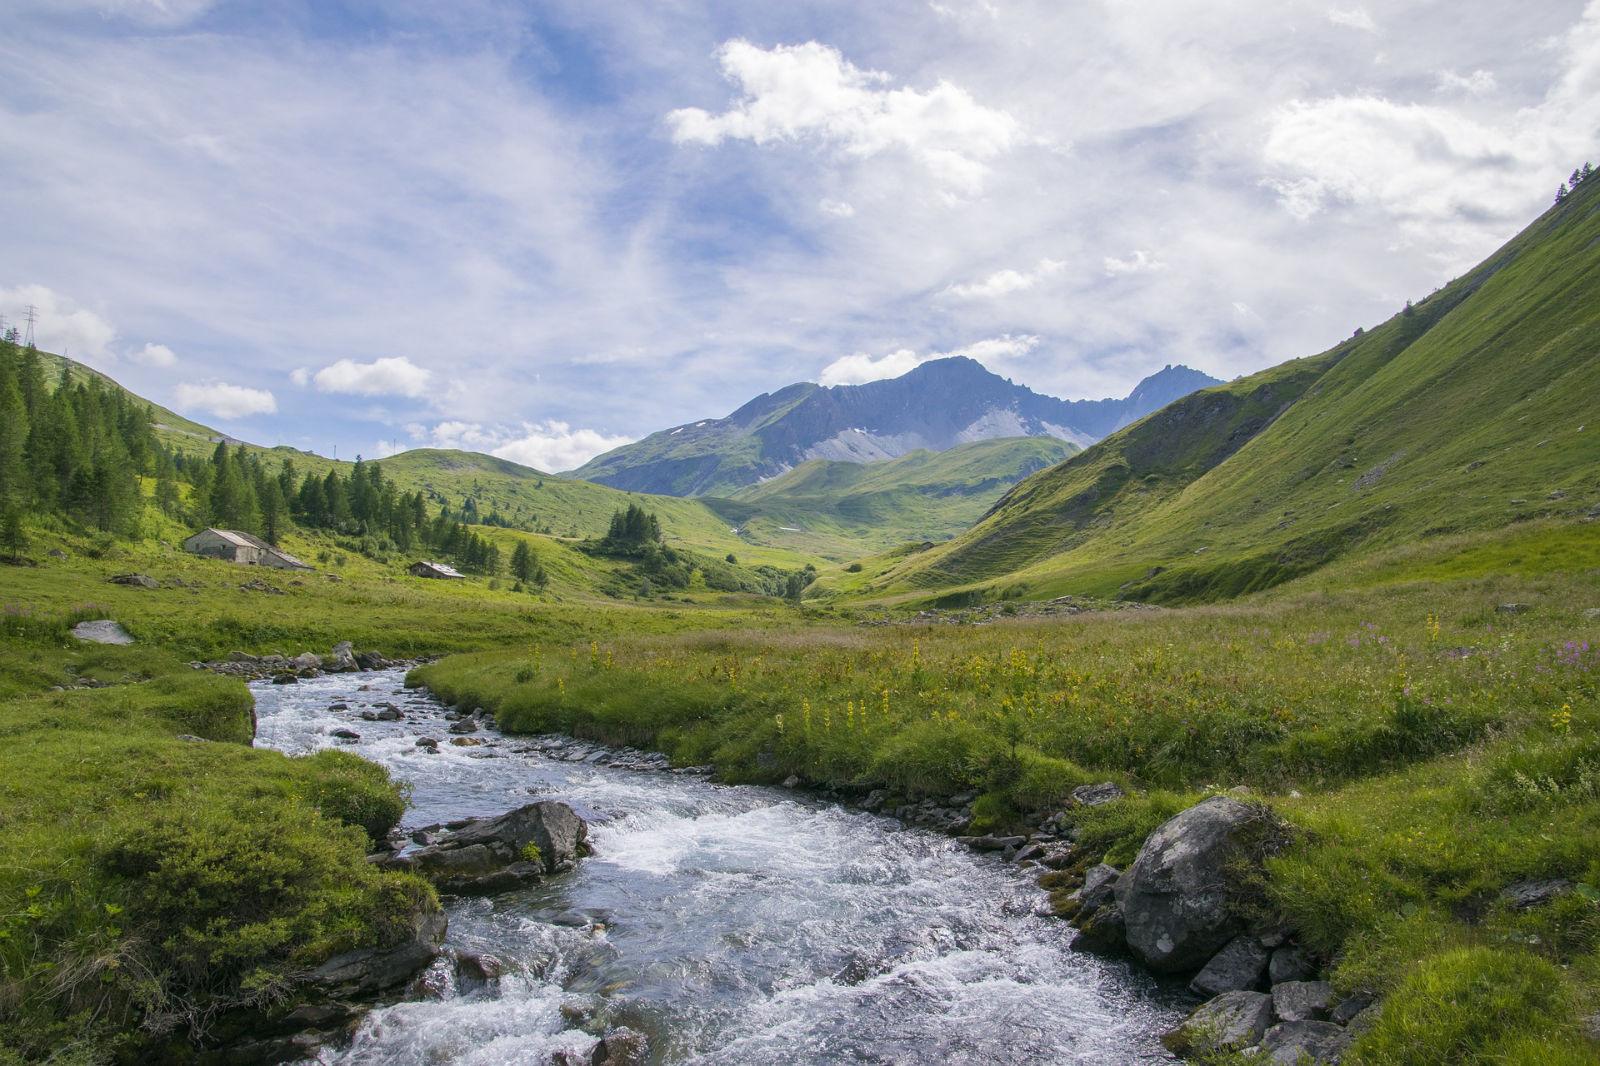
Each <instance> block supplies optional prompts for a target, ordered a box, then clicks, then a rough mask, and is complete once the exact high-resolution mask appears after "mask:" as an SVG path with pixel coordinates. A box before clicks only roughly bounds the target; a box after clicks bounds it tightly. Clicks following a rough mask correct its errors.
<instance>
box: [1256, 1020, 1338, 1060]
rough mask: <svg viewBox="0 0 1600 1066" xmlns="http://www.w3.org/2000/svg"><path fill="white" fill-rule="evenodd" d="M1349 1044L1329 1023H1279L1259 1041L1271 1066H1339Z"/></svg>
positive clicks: (1334, 1026) (1336, 1028)
mask: <svg viewBox="0 0 1600 1066" xmlns="http://www.w3.org/2000/svg"><path fill="white" fill-rule="evenodd" d="M1351 1042H1352V1040H1351V1036H1350V1034H1349V1033H1348V1032H1346V1031H1345V1030H1343V1029H1341V1028H1339V1027H1338V1026H1337V1025H1334V1024H1333V1023H1332V1022H1280V1023H1279V1024H1277V1025H1274V1026H1273V1027H1272V1028H1271V1029H1268V1030H1267V1031H1266V1034H1265V1035H1264V1036H1263V1037H1262V1038H1261V1052H1262V1054H1263V1055H1264V1056H1265V1057H1266V1061H1267V1062H1270V1063H1272V1064H1273V1066H1307V1064H1308V1063H1309V1064H1313V1066H1338V1063H1339V1061H1340V1060H1341V1059H1342V1058H1343V1057H1344V1053H1345V1051H1346V1049H1348V1048H1349V1047H1350V1044H1351Z"/></svg>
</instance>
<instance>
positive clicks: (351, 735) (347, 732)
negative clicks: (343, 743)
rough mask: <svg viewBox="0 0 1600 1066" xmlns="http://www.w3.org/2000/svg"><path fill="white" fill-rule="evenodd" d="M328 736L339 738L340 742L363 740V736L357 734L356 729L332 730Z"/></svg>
mask: <svg viewBox="0 0 1600 1066" xmlns="http://www.w3.org/2000/svg"><path fill="white" fill-rule="evenodd" d="M328 735H329V736H330V737H338V738H339V739H340V740H360V739H361V734H360V733H357V732H356V731H355V730H354V729H344V728H340V729H332V730H329V731H328Z"/></svg>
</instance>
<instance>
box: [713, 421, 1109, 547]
mask: <svg viewBox="0 0 1600 1066" xmlns="http://www.w3.org/2000/svg"><path fill="white" fill-rule="evenodd" d="M1077 450H1078V449H1077V446H1076V445H1073V444H1068V443H1066V442H1065V441H1059V440H1056V439H1054V438H1053V437H1014V438H1002V439H999V440H986V441H976V442H974V443H971V444H962V445H958V446H957V447H954V448H951V449H949V450H948V451H943V452H929V451H917V452H912V453H910V454H908V455H903V456H900V457H899V458H897V459H888V460H885V461H883V462H878V463H847V462H836V461H830V460H825V459H816V460H813V461H811V462H809V463H802V464H801V465H800V466H797V467H795V468H794V469H793V470H790V471H789V472H787V473H785V474H782V475H780V476H778V477H775V478H772V479H770V480H768V481H763V482H761V483H760V484H758V485H751V486H750V487H748V488H745V489H741V490H739V491H738V492H736V493H734V494H733V495H732V497H731V498H729V499H726V500H722V499H717V498H714V497H702V498H701V501H700V502H703V503H704V504H705V505H706V506H707V507H709V508H711V509H712V510H713V511H715V512H717V513H718V514H719V515H721V516H723V517H724V518H726V519H727V520H728V521H729V522H730V523H732V524H734V525H736V526H738V527H739V529H740V530H741V532H742V533H743V534H744V535H746V536H747V537H750V538H752V539H754V540H756V541H759V542H762V543H783V544H788V545H792V546H794V547H796V548H798V549H801V550H805V551H810V552H812V553H814V554H816V555H817V556H819V557H821V558H826V559H851V558H855V557H858V556H861V555H865V554H869V553H872V552H879V551H884V550H886V549H888V548H890V547H892V546H893V545H895V544H899V543H902V542H904V541H924V540H944V539H947V538H949V537H952V536H955V535H956V534H957V533H959V532H961V531H962V530H964V529H966V528H967V527H968V526H970V525H971V524H972V523H973V522H974V521H976V520H977V519H978V517H979V516H980V515H982V514H983V512H984V511H986V510H988V509H989V507H991V506H992V505H993V504H994V502H995V500H997V499H998V498H999V497H1000V494H1001V493H1003V492H1004V491H1005V490H1006V488H1007V487H1008V486H1010V485H1013V484H1015V483H1016V482H1018V481H1020V480H1022V479H1023V478H1024V477H1026V476H1027V475H1029V474H1031V473H1033V472H1034V471H1036V470H1042V469H1044V468H1045V467H1047V466H1050V465H1051V464H1053V463H1057V462H1059V461H1061V460H1062V459H1064V458H1066V457H1067V456H1069V455H1071V454H1073V453H1074V452H1075V451H1077Z"/></svg>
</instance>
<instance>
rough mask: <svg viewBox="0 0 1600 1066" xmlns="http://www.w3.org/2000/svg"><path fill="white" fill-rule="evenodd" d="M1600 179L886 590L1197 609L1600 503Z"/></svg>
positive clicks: (1135, 437) (1062, 481)
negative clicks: (1390, 314) (1453, 275)
mask: <svg viewBox="0 0 1600 1066" xmlns="http://www.w3.org/2000/svg"><path fill="white" fill-rule="evenodd" d="M1597 332H1600V183H1596V184H1595V186H1594V187H1590V186H1588V185H1584V186H1582V187H1581V188H1580V190H1579V191H1578V192H1577V193H1576V194H1574V195H1573V196H1570V197H1568V198H1567V199H1566V200H1565V201H1564V202H1563V203H1561V204H1560V205H1558V206H1556V207H1553V208H1552V209H1551V210H1550V211H1548V212H1547V213H1546V214H1545V215H1543V216H1542V217H1540V218H1539V219H1538V220H1536V221H1535V222H1534V223H1533V224H1532V225H1531V226H1529V227H1528V229H1527V230H1525V231H1524V232H1523V233H1522V234H1520V235H1518V236H1517V237H1516V238H1515V239H1514V240H1512V241H1511V242H1510V243H1508V244H1507V245H1506V246H1505V247H1504V248H1503V249H1501V250H1500V251H1499V252H1497V253H1496V254H1495V255H1494V256H1492V257H1491V258H1490V259H1489V260H1487V261H1486V262H1485V263H1484V264H1483V265H1481V266H1480V267H1478V268H1477V269H1475V270H1474V271H1472V272H1471V273H1470V274H1468V275H1466V276H1464V277H1462V278H1460V279H1457V280H1456V281H1454V282H1452V283H1450V284H1449V285H1447V286H1445V287H1444V288H1443V289H1441V290H1439V291H1438V292H1436V293H1435V294H1433V295H1432V296H1430V297H1428V298H1427V299H1425V300H1422V301H1419V302H1418V303H1417V304H1416V306H1415V307H1414V308H1409V309H1408V311H1407V312H1405V313H1402V314H1399V315H1396V316H1395V317H1394V318H1392V319H1390V320H1389V321H1388V322H1385V323H1383V324H1382V325H1380V326H1378V327H1376V328H1374V329H1372V330H1369V331H1367V332H1365V333H1364V334H1361V335H1359V336H1357V337H1355V338H1352V339H1351V340H1349V341H1346V342H1345V343H1343V344H1341V345H1339V346H1337V347H1336V348H1334V349H1332V350H1330V351H1329V352H1327V353H1324V354H1323V355H1321V356H1318V357H1315V358H1313V359H1308V360H1300V361H1297V362H1293V363H1287V364H1284V365H1283V366H1280V367H1277V368H1274V369H1273V370H1270V371H1267V372H1265V373H1263V374H1258V375H1255V376H1253V377H1251V378H1245V379H1242V380H1240V381H1236V382H1232V383H1230V384H1228V385H1226V386H1220V387H1217V388H1214V389H1209V390H1206V391H1205V392H1202V393H1198V394H1196V395H1194V396H1191V397H1189V398H1187V399H1185V400H1182V401H1179V402H1178V403H1175V404H1173V405H1171V406H1169V407H1167V408H1165V409H1164V410H1162V411H1160V412H1158V413H1156V414H1155V415H1152V416H1150V417H1149V418H1147V419H1145V420H1144V421H1143V422H1141V423H1137V424H1135V425H1134V426H1131V427H1129V428H1127V429H1125V430H1122V431H1120V432H1119V433H1117V434H1114V435H1113V436H1111V437H1109V438H1107V439H1106V440H1105V441H1102V442H1101V443H1100V444H1098V445H1096V446H1094V447H1092V448H1090V449H1088V450H1086V451H1085V452H1083V453H1081V454H1080V455H1077V456H1074V457H1073V458H1071V459H1069V460H1067V461H1066V462H1065V463H1063V464H1061V465H1059V466H1057V467H1055V468H1052V469H1051V470H1048V471H1045V472H1043V473H1040V474H1037V475H1035V476H1034V477H1032V478H1030V479H1029V480H1028V481H1025V482H1023V483H1022V484H1021V485H1019V486H1017V487H1016V488H1015V489H1014V490H1013V491H1012V492H1011V493H1009V494H1008V495H1007V496H1006V498H1005V499H1003V500H1002V501H1001V503H1000V505H999V506H998V507H997V508H996V510H995V512H994V513H993V514H991V515H989V516H988V517H987V518H985V519H984V521H982V522H980V523H979V524H978V525H977V526H975V527H974V528H973V529H972V530H971V531H970V532H968V533H967V534H965V535H963V536H962V537H959V538H957V539H956V540H955V541H954V542H952V543H951V544H949V545H947V546H943V547H941V548H939V549H936V550H935V551H933V552H929V553H926V554H925V555H922V556H919V557H916V558H912V559H908V560H906V561H904V562H903V563H901V564H899V565H898V566H896V567H894V568H892V569H890V570H889V571H888V572H887V573H886V574H885V575H884V576H883V577H882V578H881V579H880V580H879V581H877V582H875V583H874V585H873V586H872V587H871V589H869V591H871V592H873V593H876V594H879V595H882V594H885V593H887V594H889V595H895V594H899V595H902V596H908V595H911V596H914V595H918V594H921V595H926V590H930V589H945V590H954V591H956V592H965V593H969V594H971V595H976V596H982V597H996V596H999V597H1006V596H1021V597H1041V596H1047V595H1056V594H1059V593H1063V592H1095V593H1101V594H1110V593H1120V594H1122V595H1126V596H1129V597H1133V598H1139V599H1146V600H1154V601H1159V602H1169V603H1171V602H1197V601H1205V600H1212V599H1217V598H1220V597H1226V596H1232V595H1238V594H1241V593H1243V592H1248V591H1250V590H1252V589H1256V588H1262V587H1269V586H1271V585H1273V584H1276V583H1279V582H1282V581H1284V580H1288V579H1290V578H1293V577H1295V576H1298V575H1300V574H1303V573H1306V572H1309V571H1311V570H1314V569H1316V568H1317V567H1320V566H1323V565H1326V564H1327V563H1328V562H1329V561H1331V560H1333V559H1337V558H1340V557H1342V556H1344V555H1347V554H1350V553H1353V552H1357V551H1370V550H1373V549H1377V548H1383V547H1388V546H1393V545H1396V544H1402V543H1406V542H1410V541H1414V540H1417V539H1419V538H1425V537H1431V536H1437V535H1441V534H1446V533H1452V532H1461V531H1467V530H1473V529H1493V528H1498V527H1500V526H1503V525H1505V524H1507V523H1511V522H1520V521H1526V520H1529V519H1532V518H1537V517H1541V516H1573V515H1583V514H1585V513H1588V512H1590V511H1593V510H1595V509H1597V508H1600V477H1597V475H1596V471H1597V470H1600V423H1596V422H1595V419H1594V412H1595V411H1596V410H1600V374H1597V373H1596V368H1597V366H1600V349H1597V348H1596V345H1595V341H1594V338H1595V336H1596V335H1597Z"/></svg>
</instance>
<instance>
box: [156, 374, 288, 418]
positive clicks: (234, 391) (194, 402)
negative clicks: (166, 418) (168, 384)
mask: <svg viewBox="0 0 1600 1066" xmlns="http://www.w3.org/2000/svg"><path fill="white" fill-rule="evenodd" d="M174 395H176V397H177V400H178V407H179V408H180V409H181V410H183V411H198V412H200V413H201V414H209V415H215V416H216V417H218V418H221V419H224V420H227V421H232V420H234V419H238V418H248V417H250V416H251V415H270V414H274V413H276V412H277V410H278V401H277V400H276V399H275V398H274V397H273V395H272V393H270V392H268V391H267V390H266V389H252V388H248V387H246V386H243V385H230V384H228V383H226V382H222V381H210V382H204V383H201V384H194V383H191V382H187V381H186V382H184V383H183V384H181V385H179V386H178V388H177V389H176V390H175V393H174Z"/></svg>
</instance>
